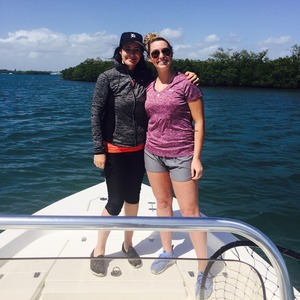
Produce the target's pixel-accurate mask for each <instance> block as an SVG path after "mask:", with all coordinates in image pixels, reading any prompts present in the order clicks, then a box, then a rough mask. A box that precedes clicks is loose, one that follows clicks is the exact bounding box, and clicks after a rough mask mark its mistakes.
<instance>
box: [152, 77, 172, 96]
mask: <svg viewBox="0 0 300 300" xmlns="http://www.w3.org/2000/svg"><path fill="white" fill-rule="evenodd" d="M174 78H175V74H171V76H170V78H169V79H168V80H167V81H165V82H162V81H161V80H160V78H159V77H157V78H156V81H155V89H156V91H158V92H161V91H162V90H164V89H165V88H166V87H167V86H168V85H169V84H170V83H171V82H172V81H173V79H174Z"/></svg>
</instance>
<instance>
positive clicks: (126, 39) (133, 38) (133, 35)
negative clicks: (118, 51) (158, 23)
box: [119, 32, 144, 49]
mask: <svg viewBox="0 0 300 300" xmlns="http://www.w3.org/2000/svg"><path fill="white" fill-rule="evenodd" d="M130 42H134V43H137V44H139V45H140V46H142V48H143V49H144V44H143V37H142V36H141V35H140V34H139V33H137V32H123V33H122V35H121V39H120V45H119V47H123V46H124V45H125V44H127V43H130Z"/></svg>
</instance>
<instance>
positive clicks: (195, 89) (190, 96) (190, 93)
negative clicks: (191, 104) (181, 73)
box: [185, 80, 203, 101]
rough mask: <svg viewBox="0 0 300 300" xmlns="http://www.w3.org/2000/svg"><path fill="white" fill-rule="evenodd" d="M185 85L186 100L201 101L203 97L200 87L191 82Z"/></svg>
mask: <svg viewBox="0 0 300 300" xmlns="http://www.w3.org/2000/svg"><path fill="white" fill-rule="evenodd" d="M186 81H187V82H186V85H185V100H186V101H191V100H195V99H199V98H201V97H202V96H203V93H202V90H201V89H200V87H199V86H197V85H195V84H193V83H191V82H190V81H188V80H186Z"/></svg>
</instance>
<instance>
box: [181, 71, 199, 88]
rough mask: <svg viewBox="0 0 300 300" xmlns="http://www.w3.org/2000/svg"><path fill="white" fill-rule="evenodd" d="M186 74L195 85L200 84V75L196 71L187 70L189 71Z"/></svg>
mask: <svg viewBox="0 0 300 300" xmlns="http://www.w3.org/2000/svg"><path fill="white" fill-rule="evenodd" d="M184 75H185V76H186V78H187V80H189V81H190V82H191V83H193V84H194V85H198V84H199V77H198V76H197V74H196V73H194V72H190V71H187V72H185V74H184Z"/></svg>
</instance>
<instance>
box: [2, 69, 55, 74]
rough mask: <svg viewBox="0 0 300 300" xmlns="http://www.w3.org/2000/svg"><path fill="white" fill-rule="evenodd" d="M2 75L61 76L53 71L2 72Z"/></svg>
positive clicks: (4, 70)
mask: <svg viewBox="0 0 300 300" xmlns="http://www.w3.org/2000/svg"><path fill="white" fill-rule="evenodd" d="M0 74H10V75H12V74H15V75H61V73H60V72H53V71H34V70H31V71H19V70H18V71H17V70H14V71H13V70H6V69H3V70H0Z"/></svg>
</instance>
